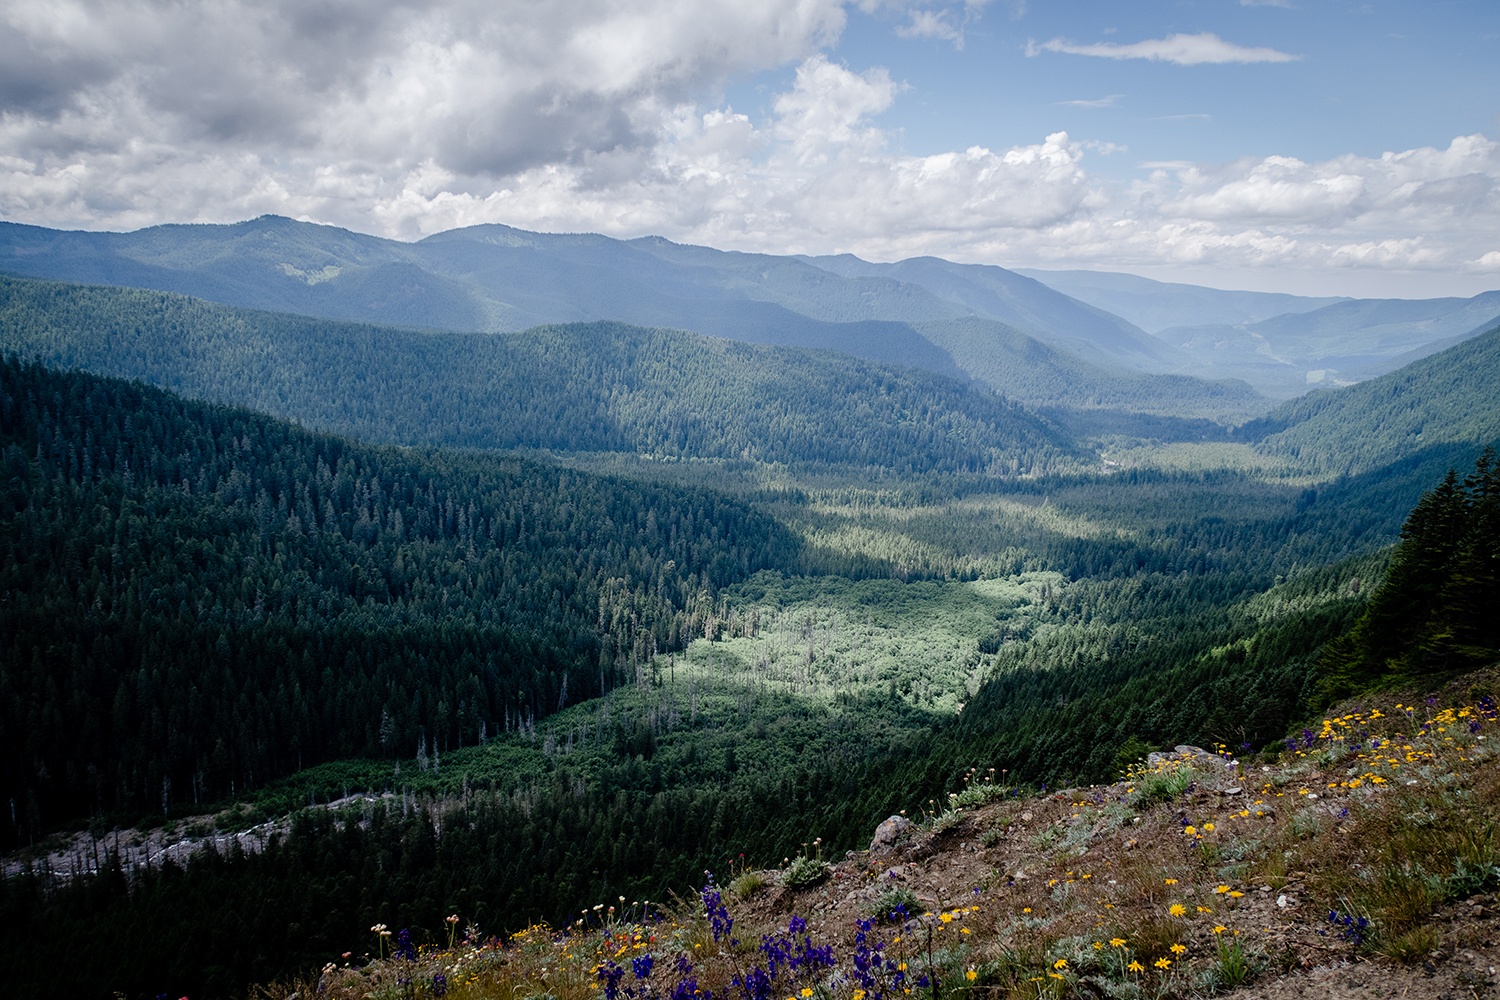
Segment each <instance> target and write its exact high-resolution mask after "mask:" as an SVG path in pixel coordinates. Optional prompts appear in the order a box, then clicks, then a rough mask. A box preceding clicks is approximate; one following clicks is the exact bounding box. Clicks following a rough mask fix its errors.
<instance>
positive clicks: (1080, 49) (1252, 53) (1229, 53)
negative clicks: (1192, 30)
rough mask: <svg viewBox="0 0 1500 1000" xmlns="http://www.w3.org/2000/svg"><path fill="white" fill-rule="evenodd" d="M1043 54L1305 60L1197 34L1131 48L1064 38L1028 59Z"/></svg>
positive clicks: (1030, 50) (1188, 62)
mask: <svg viewBox="0 0 1500 1000" xmlns="http://www.w3.org/2000/svg"><path fill="white" fill-rule="evenodd" d="M1042 52H1065V53H1067V54H1069V55H1075V56H1096V57H1098V58H1101V59H1149V60H1151V61H1153V62H1169V63H1176V64H1177V65H1179V66H1199V65H1203V64H1206V63H1283V62H1295V61H1296V60H1298V59H1301V58H1302V57H1301V56H1296V55H1291V54H1289V53H1286V52H1282V51H1279V50H1277V49H1268V48H1247V47H1245V46H1243V45H1235V44H1234V43H1232V42H1226V41H1224V40H1223V39H1222V38H1220V37H1219V36H1218V35H1215V34H1213V33H1211V32H1203V33H1202V34H1197V35H1181V34H1178V35H1168V36H1167V37H1166V38H1153V39H1148V40H1147V41H1144V42H1132V43H1130V44H1128V45H1117V44H1115V43H1114V42H1096V43H1094V44H1092V45H1075V44H1074V43H1072V42H1070V41H1067V40H1066V39H1062V38H1054V39H1052V40H1051V41H1048V42H1042V43H1040V44H1038V43H1036V42H1028V43H1027V46H1026V54H1027V55H1028V56H1036V55H1039V54H1040V53H1042Z"/></svg>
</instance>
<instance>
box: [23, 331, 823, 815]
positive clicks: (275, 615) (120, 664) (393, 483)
mask: <svg viewBox="0 0 1500 1000" xmlns="http://www.w3.org/2000/svg"><path fill="white" fill-rule="evenodd" d="M0 461H3V469H4V472H3V475H4V483H3V496H0V595H4V596H3V597H0V637H3V638H0V797H3V798H4V799H5V800H7V801H12V802H14V803H15V808H16V810H17V813H16V820H15V825H14V826H12V825H10V824H7V825H6V826H5V831H6V834H5V835H6V837H7V839H11V840H12V842H13V838H15V837H18V836H19V837H25V836H34V835H35V834H36V833H37V832H39V831H41V830H43V829H45V828H46V826H47V825H48V824H50V823H56V822H57V821H59V820H62V819H66V818H69V817H78V816H82V815H87V814H90V813H92V814H96V815H97V814H100V813H103V812H109V811H115V810H122V809H124V810H132V809H133V810H152V809H155V810H166V809H167V808H169V807H170V806H171V805H172V804H173V803H176V802H181V801H183V800H187V801H197V800H199V799H200V798H201V799H205V800H207V799H214V798H217V797H221V796H224V795H226V794H228V793H229V792H230V790H231V789H232V788H238V789H241V790H243V789H245V788H246V786H249V785H253V784H257V783H264V782H265V781H267V780H269V779H271V778H274V777H276V776H278V775H282V774H287V773H290V772H292V771H295V770H297V769H299V768H301V767H304V766H307V765H311V764H313V763H315V762H317V761H320V760H328V759H331V758H335V757H348V756H354V755H367V756H387V755H398V756H408V755H409V754H410V753H411V750H412V749H413V748H415V747H418V746H419V745H420V746H422V747H424V748H425V747H426V746H427V745H429V744H430V745H431V746H432V747H433V749H434V752H437V751H438V750H447V749H449V748H451V747H455V746H463V745H467V744H473V743H475V742H477V741H478V740H480V739H482V738H483V736H484V734H485V733H486V732H487V731H488V732H489V733H497V732H500V731H502V730H504V729H506V728H511V729H514V728H516V727H518V726H520V725H522V724H525V723H529V722H531V721H532V720H534V719H535V718H536V717H538V716H542V715H545V714H547V713H549V712H552V711H555V710H556V709H558V708H559V707H561V706H563V705H565V704H567V703H568V702H570V701H576V700H578V699H581V698H585V697H588V696H591V695H594V694H598V693H599V692H600V691H601V689H604V688H608V687H610V686H613V685H614V684H616V683H619V682H620V681H621V680H622V679H629V680H633V679H634V670H635V666H636V665H637V664H639V663H641V662H643V661H644V660H645V659H646V658H648V657H649V656H651V655H652V654H653V653H655V652H656V651H657V650H666V649H672V648H675V647H677V646H679V645H681V644H682V643H683V642H684V641H686V640H687V639H688V638H691V637H692V636H694V635H699V634H701V633H702V628H703V621H704V619H705V616H708V615H711V614H712V613H713V595H714V594H715V593H716V592H717V590H718V589H719V588H721V587H723V586H725V585H726V584H729V583H732V582H734V581H736V580H741V579H744V578H745V577H746V576H747V575H749V574H751V573H754V572H755V571H757V570H760V569H763V568H766V567H771V566H778V567H781V566H788V565H791V564H793V563H795V561H796V558H797V552H798V549H799V542H798V541H797V540H796V539H795V538H793V537H792V536H791V535H790V534H788V533H787V532H786V531H785V530H783V529H781V528H780V527H778V526H777V525H776V524H775V523H774V522H773V521H771V520H770V519H769V518H767V517H765V516H763V515H761V514H757V513H754V512H752V511H751V510H749V509H747V508H746V507H744V506H742V505H740V504H736V503H734V502H731V501H728V500H725V499H723V498H722V497H719V496H715V495H713V494H709V493H705V492H701V491H692V490H683V489H672V488H666V487H657V486H646V485H640V484H632V483H629V482H621V481H613V480H606V479H598V478H595V477H591V476H588V475H583V474H580V473H577V472H569V471H566V470H560V469H556V468H551V467H547V466H541V465H536V464H532V463H528V462H523V461H517V460H514V459H500V458H490V457H482V456H466V455H454V454H447V455H443V454H439V455H435V456H430V457H429V456H424V455H420V454H414V453H411V452H408V451H401V450H396V449H389V448H370V447H362V446H357V445H353V444H351V443H349V442H347V441H344V440H340V439H338V438H332V437H324V436H318V435H314V434H309V433H307V432H304V431H302V430H299V429H296V428H294V427H292V426H290V425H288V424H286V423H283V422H279V421H275V420H271V419H269V418H266V417H261V416H258V415H254V414H251V413H247V412H245V411H243V410H235V409H227V408H223V407H216V406H210V405H206V404H201V403H193V402H186V401H184V400H182V399H180V398H178V397H175V396H171V395H168V394H166V393H163V392H160V391H158V390H155V389H149V388H144V387H141V386H138V385H133V384H127V383H123V382H119V381H115V380H111V379H102V378H99V377H97V376H93V375H85V374H81V373H73V374H60V373H54V372H51V371H47V370H44V369H40V368H37V367H34V366H23V365H21V364H18V363H16V362H14V361H4V362H3V363H0ZM424 752H425V750H424ZM137 814H138V813H137Z"/></svg>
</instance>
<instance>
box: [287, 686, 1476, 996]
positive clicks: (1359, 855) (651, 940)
mask: <svg viewBox="0 0 1500 1000" xmlns="http://www.w3.org/2000/svg"><path fill="white" fill-rule="evenodd" d="M1496 687H1497V672H1496V670H1495V669H1494V668H1491V669H1490V670H1488V671H1484V672H1481V673H1479V674H1474V675H1469V676H1467V677H1464V678H1462V679H1460V680H1458V681H1455V682H1453V683H1450V684H1449V685H1448V686H1447V687H1445V688H1444V689H1442V690H1441V691H1438V692H1436V693H1435V694H1432V695H1430V696H1425V697H1424V696H1418V695H1414V694H1412V693H1410V692H1408V693H1406V694H1405V696H1404V697H1400V696H1397V695H1394V694H1391V695H1384V696H1377V697H1371V698H1366V699H1364V700H1361V701H1357V702H1349V703H1345V704H1343V705H1341V706H1338V707H1336V708H1335V709H1334V710H1333V711H1332V712H1330V714H1328V715H1327V717H1326V718H1325V719H1324V720H1323V721H1322V724H1321V726H1320V727H1318V729H1316V730H1314V729H1308V730H1305V731H1304V732H1302V733H1301V734H1300V735H1296V736H1294V737H1291V738H1288V739H1287V740H1286V741H1285V743H1284V744H1283V745H1282V746H1280V747H1278V748H1274V749H1271V750H1268V751H1266V752H1264V753H1262V754H1261V755H1259V756H1258V757H1255V758H1252V759H1247V760H1243V761H1241V760H1236V759H1234V758H1233V757H1231V756H1230V754H1229V752H1228V750H1227V748H1223V747H1218V748H1215V749H1214V750H1213V751H1201V750H1200V751H1196V752H1195V748H1189V749H1187V751H1186V752H1181V753H1169V754H1166V755H1157V756H1155V757H1154V758H1153V760H1152V761H1151V762H1149V763H1148V762H1142V763H1141V764H1140V765H1138V766H1137V767H1136V768H1134V769H1133V770H1132V772H1131V773H1130V774H1129V775H1128V776H1127V777H1126V778H1125V779H1124V780H1121V781H1118V782H1115V783H1114V784H1110V785H1104V786H1089V787H1086V788H1073V789H1067V790H1063V791H1048V790H1046V789H1045V788H1043V789H1040V790H1034V789H1029V788H1028V789H1023V788H1018V787H1012V786H1009V785H1007V784H1005V783H1004V780H1003V776H1002V775H997V774H984V773H973V774H971V775H970V776H969V777H968V779H966V781H965V783H964V785H963V786H962V787H961V788H959V789H957V790H956V791H954V792H953V793H952V794H950V796H949V797H948V800H947V801H946V802H936V801H930V802H928V803H925V804H919V803H913V804H912V806H913V807H912V808H911V809H910V810H909V812H910V814H911V817H912V819H913V820H915V822H914V823H912V824H911V825H910V826H909V827H908V828H907V829H906V830H904V831H903V832H901V834H900V835H899V836H898V837H896V838H895V839H894V842H893V843H891V844H889V845H879V844H877V845H872V849H871V850H869V851H850V852H848V854H847V855H846V856H845V857H844V858H843V859H840V860H838V861H837V862H836V863H833V864H829V863H827V862H825V861H823V860H822V859H821V858H820V847H821V845H820V843H819V842H817V841H814V842H813V843H811V844H809V845H807V847H806V849H805V852H804V853H803V854H802V855H800V856H799V857H797V858H795V859H790V860H789V861H787V862H785V863H784V866H783V867H782V868H780V869H779V870H762V871H756V870H745V871H725V872H720V873H717V875H718V881H717V883H716V882H715V880H714V877H713V876H711V875H708V874H707V873H705V877H704V884H703V886H702V888H701V891H699V892H698V893H697V894H694V895H690V896H689V897H688V898H675V897H674V898H673V899H672V900H671V901H670V902H667V903H658V902H648V901H643V900H627V899H625V898H624V897H621V898H619V899H618V900H608V901H601V902H599V903H598V904H597V905H595V906H594V907H592V908H590V909H586V910H584V911H582V912H581V913H580V914H579V916H578V918H577V920H576V921H575V922H574V924H573V925H572V926H571V927H567V928H560V929H559V928H551V927H548V926H545V925H541V924H537V925H533V926H531V927H528V928H526V929H524V930H521V931H518V932H516V933H514V934H511V935H509V936H508V937H494V936H491V935H489V934H487V933H486V930H487V929H485V928H480V927H477V926H475V925H474V924H473V923H472V922H471V921H470V920H469V917H468V915H466V914H463V913H455V914H449V915H446V919H445V915H443V914H434V915H433V919H432V920H431V922H430V924H429V925H428V926H426V927H420V928H395V927H387V926H386V925H384V924H383V923H380V922H379V921H380V919H381V917H382V915H381V914H379V913H372V914H370V919H371V922H372V927H371V934H370V937H369V938H368V939H367V940H365V941H356V942H350V943H349V946H350V949H351V950H350V951H349V952H345V953H344V954H342V955H335V956H330V961H329V962H328V964H327V965H326V966H325V967H324V968H323V970H322V972H321V973H320V974H317V975H315V976H313V977H311V978H310V979H307V980H303V981H296V982H287V983H281V984H276V985H272V986H268V987H266V988H265V989H264V992H263V995H264V996H266V997H272V998H277V1000H285V998H290V997H292V996H307V995H312V994H313V993H314V992H315V993H316V995H318V996H326V997H330V998H356V997H359V998H364V997H391V998H395V997H428V996H445V995H446V996H451V997H462V998H476V1000H477V998H499V997H504V998H507V1000H509V998H517V997H537V998H540V997H550V998H554V1000H584V998H592V997H603V998H605V1000H620V998H626V1000H639V998H645V997H671V998H673V1000H687V998H691V997H700V998H710V997H719V998H732V997H737V998H745V1000H783V998H790V1000H879V998H884V997H904V996H918V997H931V998H934V1000H936V998H938V997H955V998H956V997H963V996H968V995H971V994H973V995H976V996H979V995H985V996H1002V997H1043V996H1055V997H1065V996H1087V997H1159V998H1164V997H1188V996H1205V995H1210V994H1228V995H1231V996H1236V997H1244V998H1251V997H1270V996H1273V995H1274V996H1289V995H1290V996H1311V995H1325V996H1341V997H1374V996H1401V995H1411V996H1448V995H1452V996H1469V995H1474V996H1478V995H1487V991H1488V990H1491V989H1493V988H1494V986H1495V983H1496V979H1495V973H1494V966H1495V964H1496V963H1500V946H1497V938H1500V934H1497V924H1496V916H1497V915H1500V912H1497V911H1496V910H1495V909H1493V908H1492V907H1494V905H1495V896H1494V895H1493V894H1494V891H1495V890H1496V889H1497V888H1500V843H1496V841H1495V839H1494V837H1493V832H1494V827H1495V823H1496V820H1497V819H1500V799H1497V795H1496V793H1497V792H1500V754H1497V749H1500V746H1497V744H1496V743H1495V742H1494V739H1495V734H1496V731H1497V730H1496V723H1497V720H1500V715H1497V705H1496V702H1495V700H1494V697H1493V695H1494V692H1495V691H1496ZM349 821H351V822H352V821H354V819H353V818H352V817H351V818H350V820H349ZM1403 990H1405V991H1406V992H1405V993H1403Z"/></svg>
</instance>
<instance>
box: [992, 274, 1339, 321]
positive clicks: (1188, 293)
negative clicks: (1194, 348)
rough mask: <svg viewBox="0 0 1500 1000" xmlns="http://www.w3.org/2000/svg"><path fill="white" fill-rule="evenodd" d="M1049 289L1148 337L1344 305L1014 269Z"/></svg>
mask: <svg viewBox="0 0 1500 1000" xmlns="http://www.w3.org/2000/svg"><path fill="white" fill-rule="evenodd" d="M1015 273H1017V274H1021V275H1025V276H1026V277H1028V278H1034V279H1035V280H1037V281H1039V282H1041V283H1042V284H1044V285H1046V286H1047V287H1049V288H1054V289H1056V290H1057V291H1059V292H1061V293H1063V294H1064V295H1070V296H1072V297H1073V298H1075V299H1078V300H1079V301H1080V302H1086V303H1088V304H1089V305H1091V306H1095V307H1096V308H1099V309H1104V310H1107V311H1109V312H1111V313H1113V314H1115V315H1116V316H1119V317H1121V318H1123V319H1125V320H1126V321H1128V322H1131V323H1134V324H1135V325H1136V326H1138V327H1140V328H1141V329H1142V330H1145V331H1146V332H1147V333H1151V334H1159V333H1161V331H1163V330H1167V329H1170V328H1172V327H1179V326H1218V325H1228V326H1235V325H1239V324H1245V323H1257V322H1260V321H1261V320H1266V319H1270V318H1272V317H1273V316H1281V315H1284V314H1288V313H1291V314H1295V313H1304V312H1311V311H1313V310H1314V309H1321V308H1323V307H1324V306H1329V305H1334V304H1335V303H1338V302H1344V301H1347V297H1346V296H1323V297H1318V296H1308V295H1290V294H1287V293H1285V292H1249V291H1234V290H1229V289H1221V288H1209V287H1206V286H1203V285H1191V284H1184V283H1182V282H1174V281H1157V280H1155V279H1153V278H1143V277H1140V276H1139V275H1134V274H1125V273H1122V272H1118V271H1080V270H1074V271H1067V270H1062V271H1049V270H1042V269H1039V268H1032V267H1018V268H1015Z"/></svg>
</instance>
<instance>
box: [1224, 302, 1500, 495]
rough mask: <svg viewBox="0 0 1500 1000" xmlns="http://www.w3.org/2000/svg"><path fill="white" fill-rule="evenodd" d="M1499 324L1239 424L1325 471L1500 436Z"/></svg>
mask: <svg viewBox="0 0 1500 1000" xmlns="http://www.w3.org/2000/svg"><path fill="white" fill-rule="evenodd" d="M1496 385H1500V328H1496V329H1493V330H1490V331H1489V332H1488V333H1484V334H1481V335H1480V336H1478V337H1474V338H1473V339H1471V340H1467V341H1465V342H1463V343H1461V344H1458V345H1456V346H1454V347H1450V348H1449V349H1448V350H1446V351H1443V352H1441V353H1439V354H1434V355H1432V356H1431V357H1427V358H1423V359H1422V360H1420V361H1416V362H1414V363H1412V364H1410V365H1408V366H1406V367H1405V368H1402V369H1401V370H1400V371H1396V372H1392V373H1391V374H1389V375H1382V376H1381V377H1380V378H1376V379H1371V380H1370V381H1368V382H1361V383H1360V384H1358V385H1355V386H1351V387H1349V388H1347V389H1338V390H1331V391H1328V392H1318V393H1313V394H1311V395H1309V396H1304V397H1303V398H1301V399H1297V400H1293V401H1292V402H1290V403H1287V404H1285V405H1284V406H1281V407H1278V408H1277V409H1276V410H1275V411H1274V412H1273V413H1271V414H1270V416H1268V417H1266V418H1265V419H1263V420H1258V421H1252V422H1251V423H1249V424H1247V425H1245V427H1243V428H1241V429H1240V433H1241V435H1242V436H1244V437H1248V438H1249V439H1250V440H1257V441H1258V442H1259V443H1258V444H1257V445H1256V448H1257V449H1258V450H1259V451H1261V452H1263V453H1264V454H1267V455H1271V456H1275V457H1278V458H1284V459H1287V460H1288V461H1290V462H1292V463H1294V464H1295V465H1296V466H1297V467H1299V468H1303V469H1307V470H1308V471H1311V472H1315V473H1319V474H1322V475H1340V474H1347V473H1357V472H1365V471H1368V470H1370V469H1375V468H1379V467H1380V466H1382V465H1385V464H1387V463H1389V462H1394V461H1396V460H1397V459H1400V458H1402V457H1404V456H1406V455H1410V454H1412V453H1414V452H1417V451H1419V450H1421V449H1422V448H1425V447H1429V446H1431V445H1435V444H1440V443H1442V442H1448V441H1455V442H1487V441H1493V440H1494V439H1495V438H1496V437H1500V395H1497V394H1496V392H1495V386H1496Z"/></svg>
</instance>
